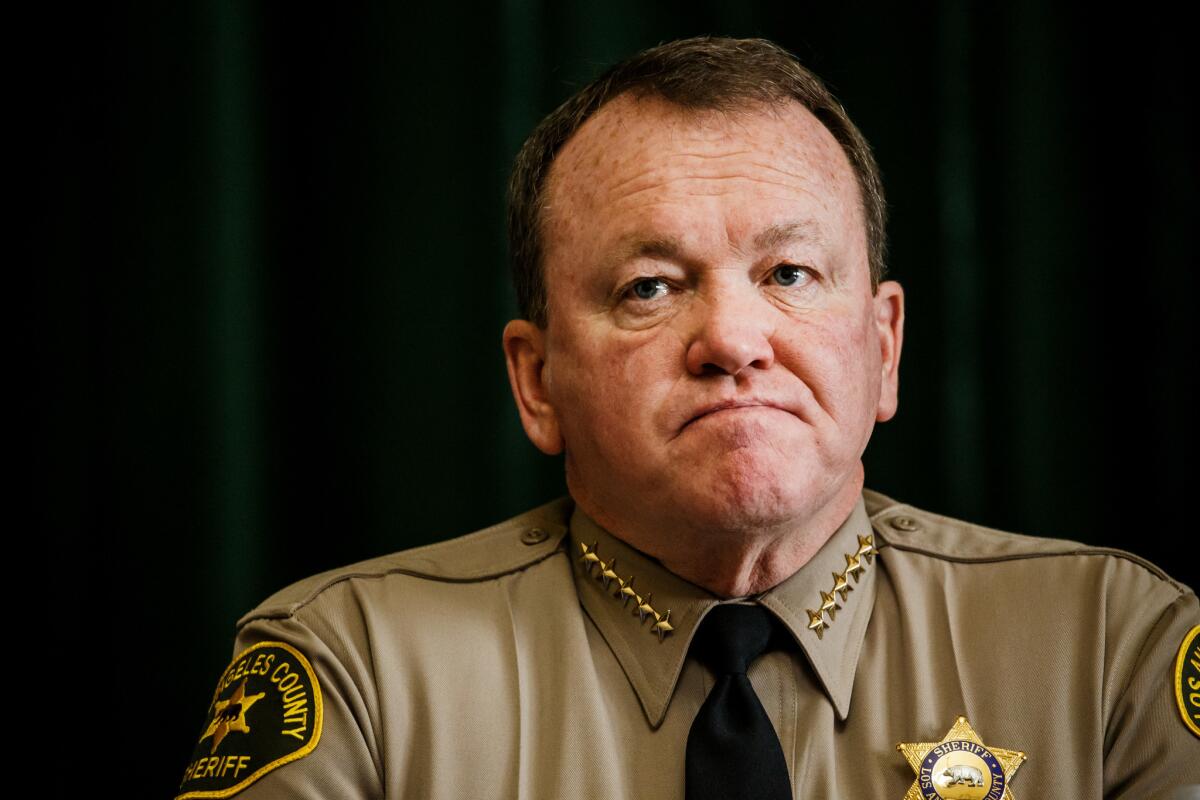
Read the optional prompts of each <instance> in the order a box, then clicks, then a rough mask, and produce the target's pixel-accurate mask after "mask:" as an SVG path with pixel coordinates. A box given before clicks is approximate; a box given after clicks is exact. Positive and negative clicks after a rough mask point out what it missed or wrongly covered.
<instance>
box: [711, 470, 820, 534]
mask: <svg viewBox="0 0 1200 800" xmlns="http://www.w3.org/2000/svg"><path fill="white" fill-rule="evenodd" d="M798 477H800V476H799V475H797V473H796V472H794V471H789V470H783V469H770V470H761V469H753V470H748V469H745V468H744V467H743V468H740V469H733V470H719V471H717V472H716V473H715V474H713V475H711V476H710V477H709V479H708V480H704V481H697V482H694V483H693V486H694V487H695V488H696V489H699V491H696V492H695V493H694V502H693V504H692V508H693V509H694V516H695V519H696V521H697V522H698V523H701V524H702V525H703V526H704V527H716V528H722V529H725V530H729V531H749V530H754V529H762V528H773V527H777V526H781V525H787V524H788V523H790V522H792V521H793V520H795V519H797V518H802V517H805V516H808V515H810V514H812V513H813V512H814V511H815V510H816V508H818V507H819V506H820V505H821V503H822V502H824V501H825V500H826V498H825V497H824V493H823V492H821V491H820V490H819V487H817V486H810V485H808V483H809V482H808V481H804V480H797V478H798Z"/></svg>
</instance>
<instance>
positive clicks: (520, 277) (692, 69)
mask: <svg viewBox="0 0 1200 800" xmlns="http://www.w3.org/2000/svg"><path fill="white" fill-rule="evenodd" d="M627 92H629V93H633V94H634V95H637V96H640V97H647V96H651V97H660V98H662V99H664V100H666V101H668V102H670V103H673V104H675V105H677V106H679V107H681V108H683V109H687V110H694V111H707V110H715V111H732V110H736V109H741V108H744V107H745V106H748V105H754V104H758V103H765V104H768V105H777V104H779V103H783V102H787V101H789V100H797V101H799V102H800V104H801V105H803V106H804V107H805V108H807V109H808V110H809V111H810V112H812V114H813V115H814V116H815V117H816V118H817V119H818V120H820V121H821V123H822V124H823V125H824V126H825V127H826V128H827V129H828V130H829V132H830V133H831V134H833V138H834V139H836V140H837V141H838V143H839V144H841V146H842V150H843V151H845V153H846V156H847V157H848V158H849V159H850V165H851V167H853V169H854V172H855V175H856V176H857V177H858V186H859V191H860V194H861V198H862V205H863V216H864V217H865V219H866V226H867V248H868V261H869V265H870V269H871V286H872V288H875V287H877V286H878V285H879V281H880V280H882V278H883V274H884V270H885V266H884V258H885V250H886V231H885V226H886V224H887V203H886V201H885V200H884V196H883V182H882V181H881V180H880V177H879V167H878V165H876V163H875V157H874V156H873V155H872V154H871V146H870V145H869V144H867V140H866V139H865V138H863V135H862V133H860V132H859V130H858V128H857V127H855V125H854V123H853V122H851V121H850V117H849V116H847V114H846V111H845V109H843V108H842V106H841V104H840V103H839V102H838V101H837V100H836V99H835V98H834V97H833V95H832V94H830V92H829V90H828V89H826V88H825V84H824V83H822V81H821V79H820V78H818V77H817V76H816V75H814V74H813V73H812V72H810V71H809V70H808V69H806V68H805V67H803V66H802V65H801V64H800V62H799V61H797V60H796V57H795V56H793V55H792V54H791V53H789V52H788V51H786V50H784V49H783V48H782V47H780V46H779V45H777V44H774V43H773V42H769V41H767V40H766V39H727V38H721V37H711V36H702V37H697V38H693V39H680V40H678V41H674V42H668V43H666V44H661V45H659V46H658V47H652V48H650V49H649V50H644V51H642V52H641V53H638V54H637V55H635V56H633V57H632V58H630V59H627V60H626V61H622V62H621V63H619V64H617V65H616V66H614V67H611V68H610V69H609V70H608V71H607V72H605V73H604V74H603V75H601V76H600V77H599V78H597V79H596V80H594V81H592V82H591V83H589V84H588V85H587V86H585V87H583V89H581V90H579V91H578V92H576V93H575V94H574V95H572V96H571V97H570V98H569V99H568V100H567V101H566V102H565V103H563V104H562V105H560V106H559V107H558V108H556V109H555V110H554V111H553V112H551V113H550V115H549V116H547V117H546V118H545V119H543V120H542V121H541V122H540V123H539V124H538V126H537V127H536V128H534V130H533V133H531V134H530V135H529V138H528V139H526V140H525V144H524V145H523V146H522V147H521V151H520V152H519V153H517V158H516V162H515V164H514V166H513V173H512V178H511V179H510V181H509V185H508V243H509V257H510V259H511V262H512V271H513V284H514V286H515V288H516V292H517V307H518V309H519V311H520V313H521V316H522V317H524V318H525V319H528V320H530V321H531V322H533V323H534V324H536V325H537V326H538V327H541V328H544V327H546V320H547V314H548V310H547V307H546V281H545V270H544V266H543V264H542V255H543V252H542V251H543V246H542V206H543V204H544V203H543V200H544V194H545V190H546V177H547V175H549V173H550V166H551V164H552V163H553V162H554V159H555V157H556V156H557V155H558V153H559V151H560V150H561V149H562V147H563V145H565V144H566V143H567V140H568V139H570V138H571V137H572V136H573V135H574V134H575V132H576V131H578V130H579V129H580V128H581V127H582V126H583V124H584V123H585V122H587V120H588V119H590V118H591V117H592V115H594V114H595V113H596V112H597V111H599V110H600V108H601V107H603V106H604V105H605V104H606V103H608V102H609V101H610V100H613V99H615V98H616V97H617V96H618V95H622V94H625V93H627Z"/></svg>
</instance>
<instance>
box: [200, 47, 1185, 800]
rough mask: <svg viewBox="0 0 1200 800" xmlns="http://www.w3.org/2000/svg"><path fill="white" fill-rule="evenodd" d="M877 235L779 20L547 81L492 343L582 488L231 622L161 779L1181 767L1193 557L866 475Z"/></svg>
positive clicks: (1042, 792) (661, 789)
mask: <svg viewBox="0 0 1200 800" xmlns="http://www.w3.org/2000/svg"><path fill="white" fill-rule="evenodd" d="M883 229H884V203H883V194H882V189H881V187H880V184H879V178H878V173H877V170H876V167H875V164H874V161H873V159H872V157H871V154H870V151H869V149H868V147H867V145H866V143H865V141H864V140H863V139H862V137H861V135H860V134H859V133H858V131H857V129H856V128H855V127H854V126H853V124H852V123H851V122H850V121H849V119H848V118H847V117H846V116H845V113H844V112H843V111H842V109H841V107H840V106H839V105H838V104H837V103H836V101H834V100H833V99H832V97H830V96H829V94H828V93H827V91H826V90H825V89H824V87H823V86H822V85H821V84H820V82H819V80H818V79H816V78H815V77H814V76H812V75H811V74H810V73H808V72H807V71H805V70H804V69H803V68H802V67H801V66H799V65H798V64H797V63H796V62H795V61H794V59H793V58H792V57H791V56H790V55H788V54H787V53H785V52H783V51H781V50H779V49H778V48H777V47H775V46H774V45H771V44H770V43H767V42H763V41H754V40H752V41H733V40H724V39H697V40H688V41H683V42H674V43H671V44H667V45H664V46H661V47H658V48H655V49H653V50H650V51H647V52H645V53H642V54H640V55H638V56H636V57H634V58H633V59H631V60H629V61H627V62H625V63H623V64H621V65H618V66H617V67H615V68H614V69H613V70H611V71H610V72H609V73H607V74H606V75H605V76H603V77H601V78H600V79H598V80H597V81H596V82H594V83H593V84H591V85H590V86H588V87H586V88H585V89H583V90H582V91H581V92H580V93H579V94H577V95H576V96H575V97H574V98H572V99H571V100H568V101H567V103H566V104H564V106H563V107H561V108H560V109H558V110H557V111H555V112H554V113H553V114H551V115H550V117H548V118H547V119H546V120H545V121H544V122H543V123H542V124H541V125H540V126H539V128H538V129H537V130H536V131H535V132H534V133H533V135H532V136H531V137H530V140H529V141H528V142H527V143H526V145H525V147H524V149H523V150H522V152H521V154H520V155H519V156H518V160H517V166H516V170H515V173H514V177H513V183H512V196H511V215H510V231H511V245H512V250H513V259H514V266H515V274H516V282H517V287H518V295H519V298H520V302H521V306H522V313H523V314H524V316H525V318H524V319H520V320H515V321H513V322H511V323H509V325H508V326H507V327H506V329H505V331H504V338H503V342H504V352H505V356H506V359H507V363H508V369H509V376H510V379H511V384H512V390H513V395H514V398H515V399H516V403H517V408H518V411H519V413H520V416H521V420H522V423H523V425H524V427H525V430H526V432H527V433H528V435H529V437H530V439H531V440H532V441H533V442H534V443H535V444H536V445H537V446H538V447H539V448H540V449H541V450H543V451H544V452H546V453H558V452H565V456H566V469H567V484H568V487H569V490H570V497H569V498H563V499H562V500H559V501H555V502H553V503H550V504H548V505H546V506H543V507H541V508H538V509H535V510H533V511H531V512H528V513H527V514H524V515H522V516H520V517H517V518H515V519H513V520H510V521H508V522H505V523H501V524H500V525H497V526H495V527H493V528H489V529H487V530H485V531H481V532H478V533H475V534H472V535H471V536H467V537H464V538H461V539H457V540H453V541H450V542H445V543H442V544H438V545H433V546H430V547H426V548H421V549H418V550H413V551H408V552H403V553H397V554H394V555H391V556H387V557H384V558H380V559H375V560H372V561H368V562H365V563H363V564H359V565H355V566H351V567H347V568H344V569H340V570H335V571H333V572H329V573H324V574H322V575H317V576H314V577H313V578H310V579H308V580H305V581H302V582H300V583H298V584H296V585H294V586H292V587H289V588H287V589H284V590H283V591H282V592H280V593H278V594H277V595H275V596H274V597H272V598H270V599H268V600H267V601H266V602H265V603H264V604H262V605H261V606H259V608H257V609H255V610H254V611H253V612H251V613H250V614H248V615H247V616H246V617H244V618H243V619H242V620H241V622H240V623H239V635H238V641H237V643H236V646H235V653H236V655H235V658H234V660H233V662H232V663H231V665H230V667H229V668H228V669H227V670H226V672H225V674H224V675H222V677H221V679H220V680H219V682H218V686H217V691H216V692H215V694H214V699H213V703H212V706H211V707H210V709H209V714H208V719H207V721H206V725H205V729H204V731H203V734H202V736H201V738H200V740H199V743H198V745H197V749H196V754H195V756H194V757H193V759H192V760H191V761H190V762H189V764H188V765H187V768H186V771H185V774H184V779H183V782H182V784H181V788H180V795H179V796H180V797H224V796H231V795H238V796H242V797H254V798H259V797H314V798H316V797H347V798H359V797H364V798H365V797H388V798H393V797H510V796H512V797H516V796H520V797H600V796H604V797H631V796H638V797H654V798H672V797H684V796H685V794H686V796H687V797H689V798H699V797H716V796H722V797H731V796H732V797H740V796H747V797H751V796H752V797H793V796H794V797H842V796H846V797H880V798H889V797H891V798H897V800H899V798H902V797H903V798H911V799H912V800H916V798H926V799H927V800H928V799H930V798H935V797H941V798H985V797H986V798H990V799H991V800H1000V799H1001V798H1011V797H1012V796H1014V794H1016V795H1022V796H1031V797H1038V796H1048V797H1049V796H1060V797H1101V796H1104V797H1130V798H1132V797H1137V798H1142V797H1159V796H1163V797H1165V796H1168V795H1169V794H1170V793H1172V792H1177V791H1188V790H1187V789H1185V788H1183V787H1185V786H1186V785H1188V784H1194V783H1200V766H1197V765H1198V764H1200V739H1198V738H1197V737H1198V736H1200V730H1198V729H1197V727H1196V722H1197V717H1196V716H1195V715H1196V714H1197V713H1200V708H1197V707H1196V704H1197V703H1200V695H1198V694H1196V693H1197V692H1200V672H1198V670H1200V643H1197V641H1196V637H1197V631H1200V607H1198V605H1197V600H1196V596H1195V595H1194V594H1193V593H1192V592H1191V591H1190V590H1189V589H1187V588H1186V587H1183V586H1181V585H1179V584H1177V583H1175V582H1173V581H1172V580H1171V579H1170V578H1168V577H1167V576H1166V575H1164V574H1163V573H1162V572H1161V571H1159V570H1158V569H1156V568H1155V567H1153V566H1152V565H1149V564H1147V563H1145V562H1143V561H1141V560H1139V559H1137V558H1136V557H1134V556H1130V555H1128V554H1124V553H1119V552H1115V551H1110V550H1102V549H1097V548H1090V547H1085V546H1083V545H1080V544H1075V543H1071V542H1064V541H1054V540H1043V539H1033V538H1028V537H1022V536H1016V535H1012V534H1005V533H1000V532H996V531H990V530H986V529H983V528H979V527H977V526H972V525H969V524H966V523H962V522H958V521H955V520H950V519H946V518H944V517H939V516H937V515H934V514H929V513H926V512H924V511H920V510H917V509H914V508H912V507H910V506H905V505H902V504H899V503H896V502H895V501H893V500H890V499H888V498H886V497H883V496H881V495H878V494H875V493H872V492H869V491H866V490H864V489H863V480H864V477H863V467H862V462H861V456H862V453H863V450H864V448H865V447H866V444H867V441H868V439H869V437H870V434H871V431H872V428H873V426H874V423H875V422H876V421H885V420H887V419H888V418H890V417H891V416H892V415H893V414H894V413H895V410H896V404H897V386H898V367H899V360H900V350H901V343H902V333H903V321H904V303H903V292H902V291H901V289H900V287H899V285H897V284H896V283H894V282H892V281H885V280H882V273H883V249H884V248H883V242H884V238H883V237H884V233H883ZM1189 681H1195V683H1194V684H1193V683H1189Z"/></svg>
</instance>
